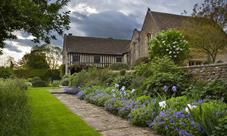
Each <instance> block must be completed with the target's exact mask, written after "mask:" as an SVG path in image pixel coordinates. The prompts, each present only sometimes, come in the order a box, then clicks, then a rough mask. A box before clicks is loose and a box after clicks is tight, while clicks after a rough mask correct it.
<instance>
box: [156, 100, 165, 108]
mask: <svg viewBox="0 0 227 136" xmlns="http://www.w3.org/2000/svg"><path fill="white" fill-rule="evenodd" d="M158 104H159V106H160V107H161V108H165V107H166V101H162V102H159V103H158Z"/></svg>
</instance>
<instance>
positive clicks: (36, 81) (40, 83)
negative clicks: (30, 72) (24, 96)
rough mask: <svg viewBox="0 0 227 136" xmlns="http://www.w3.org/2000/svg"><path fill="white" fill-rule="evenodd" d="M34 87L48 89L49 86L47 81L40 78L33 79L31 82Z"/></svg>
mask: <svg viewBox="0 0 227 136" xmlns="http://www.w3.org/2000/svg"><path fill="white" fill-rule="evenodd" d="M31 83H32V86H33V87H46V86H48V84H47V83H46V81H43V80H42V79H41V78H40V77H33V78H32V80H31Z"/></svg>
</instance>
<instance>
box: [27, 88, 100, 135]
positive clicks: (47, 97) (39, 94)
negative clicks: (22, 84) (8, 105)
mask: <svg viewBox="0 0 227 136" xmlns="http://www.w3.org/2000/svg"><path fill="white" fill-rule="evenodd" d="M28 97H29V104H30V106H31V110H32V121H31V125H30V127H31V136H99V135H100V134H99V133H98V132H97V131H96V130H95V129H94V128H92V127H90V126H89V125H88V124H86V123H85V122H84V121H83V120H81V119H80V117H79V116H77V115H75V114H73V113H72V112H71V111H70V110H69V109H68V108H66V107H65V106H64V105H63V104H62V103H61V102H60V101H59V100H58V99H57V98H55V97H54V96H52V95H51V94H50V93H49V92H48V88H30V89H29V90H28Z"/></svg>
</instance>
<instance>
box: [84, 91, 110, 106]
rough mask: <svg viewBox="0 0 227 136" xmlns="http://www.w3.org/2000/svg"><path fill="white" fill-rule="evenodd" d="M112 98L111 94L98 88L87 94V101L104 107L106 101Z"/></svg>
mask: <svg viewBox="0 0 227 136" xmlns="http://www.w3.org/2000/svg"><path fill="white" fill-rule="evenodd" d="M111 98H112V96H111V95H109V94H107V93H105V92H103V91H98V90H96V91H94V92H92V93H89V94H88V95H86V96H85V100H86V101H88V102H90V103H93V104H95V105H98V106H102V107H104V105H105V102H106V101H107V100H109V99H111Z"/></svg>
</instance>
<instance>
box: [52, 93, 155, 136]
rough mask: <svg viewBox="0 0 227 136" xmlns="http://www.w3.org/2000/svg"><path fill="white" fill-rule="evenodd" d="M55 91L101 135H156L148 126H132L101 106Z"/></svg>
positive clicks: (60, 98)
mask: <svg viewBox="0 0 227 136" xmlns="http://www.w3.org/2000/svg"><path fill="white" fill-rule="evenodd" d="M57 92H58V93H53V95H54V96H55V97H57V98H58V99H59V100H60V101H62V102H63V103H64V104H65V105H66V106H67V107H68V108H69V109H70V110H71V111H72V112H73V113H75V114H77V115H79V116H80V117H81V118H82V119H83V120H85V121H86V122H87V123H88V124H90V125H91V126H92V127H94V128H95V129H96V130H97V131H99V132H100V133H101V134H102V135H103V136H157V135H156V134H154V133H153V132H151V131H150V130H149V129H148V128H140V127H136V126H133V125H131V124H129V122H128V121H127V120H124V119H122V118H120V117H117V116H114V115H112V114H110V113H108V112H107V111H105V110H104V109H103V108H101V107H97V106H95V105H92V104H89V103H87V102H86V101H82V100H79V99H78V98H77V97H75V96H73V95H67V94H61V93H59V91H57Z"/></svg>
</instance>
